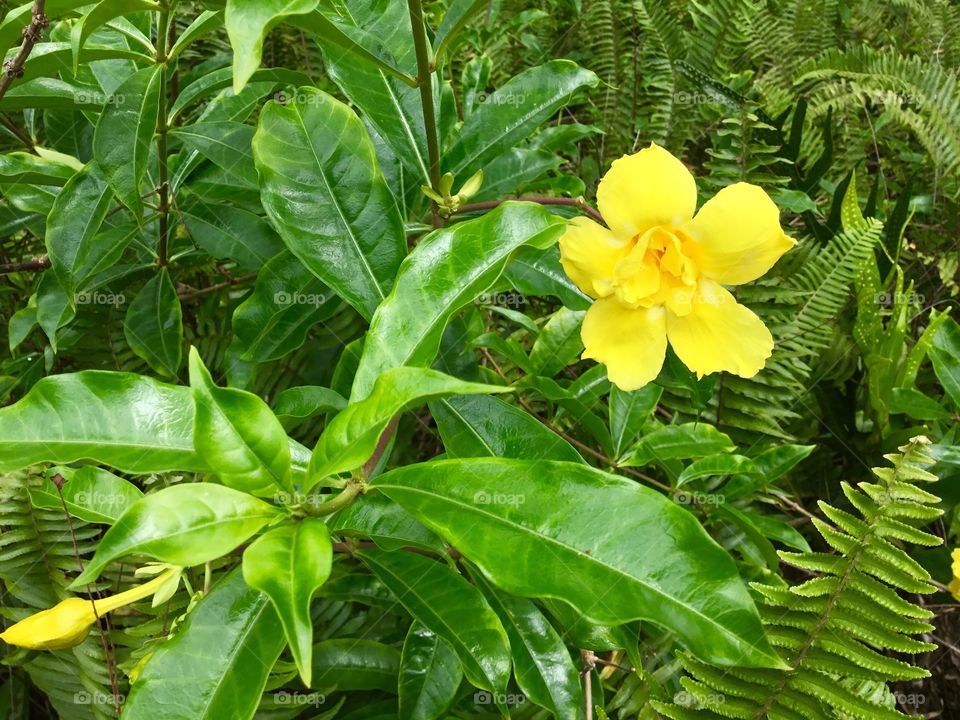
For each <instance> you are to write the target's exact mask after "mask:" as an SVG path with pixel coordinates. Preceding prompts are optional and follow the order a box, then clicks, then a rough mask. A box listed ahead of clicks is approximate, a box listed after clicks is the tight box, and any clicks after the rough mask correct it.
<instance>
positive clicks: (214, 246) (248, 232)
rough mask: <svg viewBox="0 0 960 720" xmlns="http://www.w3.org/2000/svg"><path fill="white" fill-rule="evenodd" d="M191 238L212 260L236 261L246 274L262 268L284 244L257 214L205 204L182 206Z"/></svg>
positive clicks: (184, 219) (228, 206)
mask: <svg viewBox="0 0 960 720" xmlns="http://www.w3.org/2000/svg"><path fill="white" fill-rule="evenodd" d="M180 212H181V214H182V216H183V222H184V224H185V225H186V226H187V230H188V231H189V232H190V237H191V238H193V241H194V242H195V243H196V244H197V245H199V246H200V247H201V248H202V249H203V250H204V251H206V252H207V253H209V254H210V255H212V256H213V257H215V258H218V259H220V258H229V259H231V260H236V262H237V265H239V266H240V267H241V268H242V269H244V270H248V271H256V270H261V269H263V270H264V271H266V267H265V266H266V264H267V263H268V262H269V261H270V260H271V259H272V258H274V257H276V256H277V255H278V254H279V253H280V252H281V251H282V250H283V249H284V245H283V241H282V240H280V236H279V235H277V233H276V232H275V231H274V229H273V228H272V227H270V224H269V223H268V222H267V221H266V220H264V219H263V218H262V217H260V216H259V215H254V214H253V213H252V212H249V211H248V210H243V209H241V208H235V207H232V206H230V205H213V204H210V203H205V202H194V203H189V204H187V205H186V206H185V207H184V206H183V205H181V207H180Z"/></svg>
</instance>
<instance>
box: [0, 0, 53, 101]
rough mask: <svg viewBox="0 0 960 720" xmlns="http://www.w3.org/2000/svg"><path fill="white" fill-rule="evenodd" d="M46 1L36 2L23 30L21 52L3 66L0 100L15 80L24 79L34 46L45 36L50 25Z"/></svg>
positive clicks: (0, 78) (39, 0) (35, 0)
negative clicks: (45, 9)
mask: <svg viewBox="0 0 960 720" xmlns="http://www.w3.org/2000/svg"><path fill="white" fill-rule="evenodd" d="M44 1H45V0H34V3H33V10H32V11H31V12H30V22H29V24H27V26H26V27H25V28H24V29H23V43H22V44H21V45H20V50H19V51H18V52H17V54H16V55H15V56H14V57H13V58H12V59H11V60H10V61H8V62H6V63H4V64H3V75H0V98H2V97H3V96H4V95H6V93H7V90H9V89H10V86H11V85H12V84H13V81H14V80H16V79H17V78H21V77H23V66H24V64H25V63H26V62H27V58H28V57H30V53H31V51H32V50H33V46H34V45H36V44H37V42H38V41H39V40H40V38H41V37H42V36H43V30H44V28H46V27H47V25H49V24H50V21H49V20H47V16H46V15H44V13H43V6H44Z"/></svg>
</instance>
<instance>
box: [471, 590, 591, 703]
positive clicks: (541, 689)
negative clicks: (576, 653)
mask: <svg viewBox="0 0 960 720" xmlns="http://www.w3.org/2000/svg"><path fill="white" fill-rule="evenodd" d="M478 582H479V583H480V586H481V588H482V589H483V593H484V595H485V596H486V598H487V600H488V601H489V602H490V606H491V607H492V608H493V609H494V611H495V612H496V613H497V615H499V616H500V620H501V621H502V622H503V627H504V628H506V631H507V637H509V638H510V652H511V654H512V655H513V674H514V676H515V677H516V678H517V685H518V686H519V687H520V690H521V691H523V694H524V696H525V697H526V698H527V699H528V700H530V701H532V702H535V703H536V704H537V705H539V706H540V707H544V708H546V709H547V710H549V711H550V712H551V713H553V715H554V717H556V718H558V720H582V718H583V717H584V713H583V705H584V704H583V688H582V687H581V686H580V674H579V672H578V671H577V668H576V666H575V665H574V664H573V659H572V658H571V657H570V651H569V650H567V647H566V645H565V644H564V642H563V638H561V637H560V635H559V633H557V631H556V630H555V629H554V627H553V625H551V624H550V623H549V622H548V621H547V619H546V618H545V617H544V616H543V613H541V612H540V610H539V609H537V606H536V605H534V604H533V602H532V601H530V600H528V599H527V598H522V597H516V596H514V595H508V594H507V593H505V592H502V591H501V590H498V589H496V588H495V587H493V586H492V585H491V584H490V583H489V582H486V581H484V580H483V579H482V578H481V579H480V580H479V581H478Z"/></svg>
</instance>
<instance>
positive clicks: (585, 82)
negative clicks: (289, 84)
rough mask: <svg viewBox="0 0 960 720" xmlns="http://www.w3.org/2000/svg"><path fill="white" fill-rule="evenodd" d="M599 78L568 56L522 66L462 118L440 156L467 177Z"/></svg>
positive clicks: (514, 144) (445, 162)
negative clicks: (455, 137) (457, 132)
mask: <svg viewBox="0 0 960 720" xmlns="http://www.w3.org/2000/svg"><path fill="white" fill-rule="evenodd" d="M599 82H600V79H599V78H598V77H597V76H596V75H594V74H593V73H592V72H590V71H589V70H586V69H585V68H582V67H580V66H579V65H577V64H576V63H574V62H571V61H570V60H551V61H550V62H547V63H545V64H543V65H539V66H537V67H533V68H530V69H528V70H524V71H523V72H522V73H520V74H519V75H517V76H516V77H514V78H512V79H511V80H510V81H508V82H507V83H505V84H504V85H503V86H501V87H500V88H498V89H497V90H496V91H495V92H493V93H491V94H490V95H488V96H487V97H486V99H485V100H484V102H482V103H481V104H480V105H478V106H477V107H476V109H475V110H474V112H473V113H471V114H470V115H468V116H467V119H466V121H465V122H464V124H463V129H462V130H461V131H460V137H459V138H458V140H457V142H456V143H454V145H453V147H451V148H450V150H449V152H448V153H447V154H446V155H445V156H444V165H445V169H446V170H448V171H450V172H452V173H454V174H455V175H463V176H464V177H466V176H467V175H470V174H472V173H474V172H476V171H477V170H479V169H480V168H482V167H483V166H484V165H486V164H487V163H488V162H490V161H491V160H492V159H493V158H495V157H496V156H497V155H499V154H500V153H502V152H505V151H507V150H509V149H510V148H513V147H515V146H516V145H517V144H518V143H519V142H520V141H521V140H523V139H525V138H527V137H529V136H530V135H531V134H532V133H533V131H534V130H536V129H537V128H538V127H539V126H540V125H541V124H542V123H543V122H544V121H545V120H547V119H549V118H550V116H551V115H553V114H554V113H555V112H556V111H557V110H559V109H560V108H562V107H563V106H564V105H566V103H567V102H568V101H569V100H570V98H571V97H572V96H573V95H574V93H576V92H577V91H578V90H580V89H581V88H585V87H596V85H597V83H599Z"/></svg>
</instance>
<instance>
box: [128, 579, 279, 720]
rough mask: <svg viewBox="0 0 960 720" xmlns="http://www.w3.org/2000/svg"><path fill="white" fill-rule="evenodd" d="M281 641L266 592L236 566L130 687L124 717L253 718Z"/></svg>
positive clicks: (181, 719)
mask: <svg viewBox="0 0 960 720" xmlns="http://www.w3.org/2000/svg"><path fill="white" fill-rule="evenodd" d="M283 645H284V639H283V630H282V628H281V627H280V621H279V620H278V619H277V614H276V612H274V610H273V607H272V606H271V605H270V601H269V600H268V599H267V596H266V595H264V594H263V593H261V592H257V591H256V590H253V589H251V588H249V587H248V586H247V584H246V583H245V582H244V581H243V576H242V575H241V574H240V570H239V569H237V570H235V571H234V572H232V573H231V574H230V575H228V576H227V577H225V578H224V579H223V580H221V581H220V582H218V583H217V584H216V585H215V586H214V587H213V589H212V590H211V591H210V594H209V595H207V596H206V597H205V598H203V599H202V600H201V601H200V602H199V603H198V604H197V606H196V607H195V608H194V609H193V610H192V611H191V612H190V613H189V614H188V615H187V617H186V619H185V620H184V622H183V626H182V627H180V628H179V629H178V631H177V634H176V635H175V636H174V637H173V638H171V639H170V640H167V641H166V642H163V643H161V644H160V645H159V646H158V647H157V649H156V650H155V651H154V653H153V656H152V657H151V658H150V659H149V660H148V661H147V664H146V665H145V666H144V667H143V670H142V671H141V673H140V676H139V677H138V678H137V681H136V682H135V683H133V684H132V686H131V689H130V696H129V697H128V698H127V702H126V704H125V705H124V707H123V717H124V720H156V719H157V717H158V715H160V714H162V716H163V717H164V719H165V720H223V719H224V718H230V719H231V720H250V719H251V718H253V716H254V713H255V712H256V710H257V704H258V703H259V702H260V697H261V694H262V693H263V690H264V687H266V683H267V679H268V677H269V675H270V670H271V669H272V668H273V664H274V663H275V662H276V660H277V658H278V657H279V656H280V651H281V650H283Z"/></svg>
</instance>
